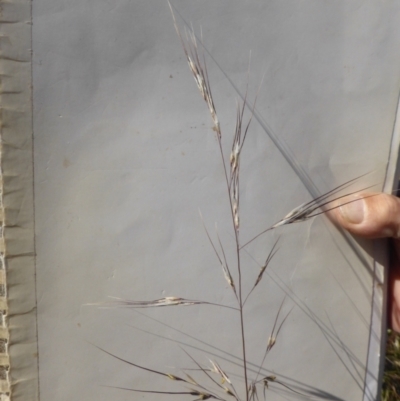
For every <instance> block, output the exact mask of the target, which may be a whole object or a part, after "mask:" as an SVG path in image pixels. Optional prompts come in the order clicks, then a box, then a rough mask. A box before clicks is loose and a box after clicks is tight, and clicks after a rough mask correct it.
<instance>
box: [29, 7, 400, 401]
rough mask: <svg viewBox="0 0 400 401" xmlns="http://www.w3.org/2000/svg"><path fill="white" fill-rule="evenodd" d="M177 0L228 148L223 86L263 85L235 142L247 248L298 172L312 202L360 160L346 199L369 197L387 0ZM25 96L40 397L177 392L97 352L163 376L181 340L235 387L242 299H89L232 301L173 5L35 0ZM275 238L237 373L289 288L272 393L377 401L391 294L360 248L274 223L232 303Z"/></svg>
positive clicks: (215, 172)
mask: <svg viewBox="0 0 400 401" xmlns="http://www.w3.org/2000/svg"><path fill="white" fill-rule="evenodd" d="M173 5H174V6H175V7H176V8H177V10H179V12H180V13H181V15H182V16H183V17H184V19H185V21H186V22H187V23H189V24H193V28H194V30H195V32H196V33H197V34H199V35H200V30H201V31H202V35H203V41H204V45H205V48H206V50H207V52H209V54H207V53H206V60H207V65H208V71H209V78H210V82H211V86H212V90H213V95H214V100H215V103H216V108H217V111H218V116H219V119H220V121H221V128H222V135H223V137H222V140H223V145H224V151H225V158H226V160H228V158H229V152H230V146H231V140H232V134H233V132H234V128H235V119H236V114H235V113H236V102H237V99H238V98H240V97H239V94H238V93H237V91H236V90H235V88H234V87H233V86H232V83H231V82H233V83H234V85H236V88H237V89H238V90H239V92H240V93H241V94H244V92H245V91H246V83H247V80H248V81H249V93H248V99H249V100H250V101H253V100H254V97H255V94H256V92H257V90H258V88H260V89H259V95H258V100H257V106H256V109H257V116H258V118H259V121H257V120H256V119H254V121H253V122H252V125H251V128H250V131H249V134H248V138H247V142H246V144H245V148H244V151H243V155H242V157H243V159H242V165H241V169H242V176H241V230H240V237H241V241H242V243H244V242H245V241H246V240H248V239H250V238H252V237H253V236H254V235H256V234H257V233H259V232H260V231H262V230H263V229H265V228H267V227H268V226H270V225H271V224H273V223H276V222H277V221H278V220H279V219H280V218H282V217H283V216H284V215H286V214H287V213H288V212H289V211H290V210H292V209H293V208H294V207H296V206H298V205H300V204H301V203H303V202H307V201H309V200H310V199H311V195H310V192H309V190H308V189H307V188H306V187H305V185H304V181H305V182H307V185H308V186H309V189H310V188H311V192H312V191H314V193H317V191H319V193H324V192H326V191H329V190H330V189H332V188H334V187H336V186H337V185H340V184H342V183H344V182H346V181H348V180H350V179H353V178H355V177H359V176H361V175H363V174H365V173H370V174H368V175H366V176H363V177H362V178H360V179H359V180H357V181H356V182H355V183H354V184H353V185H352V186H351V187H350V189H349V190H350V191H354V190H359V189H363V188H365V187H367V186H369V185H374V184H377V185H376V186H375V187H374V188H375V190H380V189H382V188H383V186H384V180H385V173H386V168H387V163H388V158H389V152H390V148H391V140H392V135H393V127H394V121H395V116H396V111H397V101H398V93H399V84H400V80H399V78H400V74H399V65H400V54H399V52H398V51H397V48H398V43H399V36H400V24H399V20H400V9H399V7H400V6H399V4H398V3H396V2H394V1H385V2H377V1H363V2H349V1H334V2H332V1H321V0H318V1H281V0H279V1H268V2H260V1H252V0H251V1H250V0H249V1H232V0H231V1H219V2H215V1H208V0H204V1H180V0H179V1H174V2H173ZM177 20H178V23H179V25H180V27H181V29H182V30H183V29H184V25H185V23H184V21H183V20H182V19H181V18H180V17H179V16H177ZM250 51H251V56H250ZM213 59H214V60H213ZM249 59H251V63H250V65H251V67H250V72H249V74H248V69H249V67H248V66H249ZM248 76H249V78H248ZM228 78H229V79H228ZM230 80H231V81H230ZM261 82H262V83H261ZM33 109H34V117H33V122H34V166H35V171H34V173H35V175H34V185H35V224H36V254H37V263H36V265H37V271H36V280H37V300H38V301H37V310H38V342H39V357H40V359H39V360H40V363H39V381H40V399H41V400H42V401H50V400H71V399H82V400H96V401H102V400H108V399H110V398H112V399H120V400H131V399H147V400H156V399H160V398H161V399H164V397H163V396H160V395H155V394H149V395H146V396H145V395H139V394H135V393H131V392H128V391H122V390H116V389H110V388H104V387H102V386H104V385H106V386H120V387H127V388H136V389H148V390H157V391H182V390H181V389H182V388H183V389H184V388H185V386H180V385H179V383H174V382H171V381H168V379H166V378H164V377H161V376H157V375H152V374H151V373H149V372H145V371H141V370H140V369H137V368H135V367H132V366H128V365H127V364H124V363H123V362H121V361H119V360H117V359H115V358H112V357H111V356H109V355H107V354H105V353H103V352H101V351H100V350H99V349H98V348H96V346H99V347H102V348H104V349H106V350H107V351H109V352H111V353H113V354H115V355H118V356H120V357H122V358H125V359H127V360H129V361H131V362H133V363H136V364H139V365H143V366H146V367H149V368H151V369H156V370H160V371H166V372H170V373H173V374H181V372H180V370H179V369H181V368H195V365H194V364H193V362H192V361H191V360H190V358H188V356H187V355H186V354H185V353H184V352H183V351H182V349H181V347H183V348H184V349H185V350H187V351H188V352H189V353H190V354H191V355H193V357H195V359H196V360H198V361H199V363H201V364H204V365H207V364H209V362H208V360H209V359H213V360H216V361H218V363H219V364H220V365H221V367H223V369H224V370H226V371H227V372H228V373H229V375H231V376H232V378H233V380H234V382H235V383H236V385H237V388H238V391H241V392H242V393H243V390H244V389H243V386H242V384H241V383H243V380H242V376H243V372H242V369H241V358H242V356H241V348H240V347H241V345H240V344H241V343H240V335H239V334H240V327H239V319H238V314H237V312H236V311H233V310H229V309H222V308H218V307H213V306H206V305H201V306H190V307H181V308H160V309H151V310H145V311H144V312H143V313H144V314H142V313H141V311H134V310H132V309H128V310H127V309H125V310H121V309H99V308H97V307H94V306H88V305H86V304H88V303H95V302H104V301H107V299H108V298H107V297H108V296H113V297H121V298H126V299H133V300H151V299H157V298H162V297H165V296H181V297H184V298H189V299H195V300H198V299H200V300H206V301H209V302H214V303H218V304H224V305H229V306H236V303H235V298H234V296H233V294H232V292H231V291H230V289H229V287H228V286H227V283H226V281H225V280H224V277H223V273H222V270H221V267H220V265H219V262H218V260H217V259H216V257H215V254H214V253H213V250H212V248H211V247H210V245H209V243H208V239H207V236H206V234H205V231H204V228H203V226H202V222H201V219H200V218H199V213H198V209H200V210H201V213H202V215H203V216H204V221H205V224H206V226H207V228H208V229H209V231H210V235H211V236H212V238H213V240H215V241H216V235H215V230H214V226H215V223H217V224H218V231H219V233H220V236H221V240H222V243H223V244H224V246H225V250H226V253H227V257H228V261H229V263H230V264H232V265H233V266H234V261H235V249H234V242H233V232H232V223H231V220H230V212H229V205H228V198H227V194H226V186H225V185H224V176H223V169H222V165H221V158H220V154H219V149H218V144H217V141H216V139H215V132H213V130H212V121H211V118H210V116H209V113H208V110H207V107H206V105H205V103H204V101H203V100H202V99H201V97H200V95H199V93H198V90H197V88H196V86H195V84H194V82H193V78H192V76H191V75H190V72H189V69H188V66H187V63H186V60H185V57H184V53H183V50H182V48H181V45H180V42H179V39H178V37H177V35H176V33H175V30H174V26H173V20H172V17H171V13H170V10H169V8H168V3H167V2H165V1H151V2H150V1H148V0H146V1H144V0H143V1H142V0H135V1H125V0H124V1H122V0H121V1H119V0H118V1H113V2H110V1H105V0H102V1H98V0H97V1H92V0H84V1H82V0H80V1H74V0H73V1H70V2H68V3H66V2H63V1H59V0H51V1H46V0H34V2H33ZM247 116H248V114H247ZM263 121H264V123H267V125H268V127H270V128H269V130H270V131H269V133H271V132H272V133H273V134H272V135H273V138H275V139H274V140H275V141H279V144H278V147H277V146H276V144H274V140H271V138H270V137H269V136H268V135H267V133H266V131H265V127H266V126H265V124H264V123H263ZM260 122H261V123H260ZM263 124H264V126H263ZM276 138H277V139H276ZM279 147H280V148H281V150H282V149H283V150H284V151H285V152H286V153H287V155H288V154H289V158H290V160H291V163H292V165H293V166H295V167H296V168H297V171H294V170H293V168H292V166H290V163H288V161H287V160H286V159H285V157H284V156H283V155H282V152H281V151H280V149H279ZM288 152H290V153H288ZM287 155H286V157H288V156H287ZM299 171H300V172H301V173H300V176H301V177H302V178H303V182H302V180H301V179H300V178H299ZM310 183H313V185H314V186H313V187H311V184H310ZM278 237H280V240H279V251H278V252H277V254H276V255H275V257H274V259H273V261H272V262H271V265H270V266H269V268H268V269H267V272H266V275H265V277H264V279H263V281H262V282H261V283H260V284H259V285H258V286H257V287H256V289H255V291H254V292H253V294H252V297H251V298H249V300H248V302H247V303H246V315H245V328H246V341H247V352H248V354H247V355H248V364H249V374H250V376H251V377H252V378H254V377H255V376H256V374H257V371H258V365H259V364H260V363H261V360H262V356H263V353H264V350H265V347H266V344H267V341H268V336H269V334H270V331H271V329H272V326H273V324H274V320H275V317H276V315H277V312H278V309H279V306H280V305H281V303H282V301H283V299H284V298H285V296H286V299H285V302H284V305H283V307H282V311H281V314H280V316H279V319H278V322H280V321H282V320H283V318H284V317H285V316H286V314H287V313H288V312H289V311H290V310H291V308H292V307H293V309H292V311H291V313H290V315H289V316H288V318H287V319H286V320H285V322H284V324H283V326H282V329H281V331H280V333H279V338H278V340H277V343H276V345H275V346H274V348H273V349H272V351H271V352H270V354H269V355H268V357H267V358H266V362H265V364H264V368H263V370H262V374H263V375H264V376H265V375H269V374H274V375H275V376H276V377H277V379H278V380H279V381H281V382H282V383H284V384H285V385H287V386H289V387H290V388H291V389H292V390H295V391H296V392H297V393H296V392H295V391H292V390H290V389H288V388H287V387H284V386H282V385H280V384H276V383H275V384H271V385H270V388H269V389H268V390H267V392H266V396H267V399H273V400H285V399H290V400H297V399H304V398H305V396H303V395H300V394H298V392H300V393H302V394H305V395H306V396H307V397H310V396H311V397H312V399H329V400H346V401H358V400H360V401H361V400H363V399H366V400H373V399H375V398H376V394H377V382H378V375H379V363H380V362H379V361H380V357H379V350H380V343H381V335H382V328H381V311H382V302H383V301H382V300H383V298H382V292H381V291H382V290H381V287H382V286H380V285H378V284H379V281H380V280H382V266H379V265H376V264H374V248H373V246H372V244H371V243H369V242H367V241H354V240H351V239H350V240H349V239H347V240H346V239H345V238H344V237H343V235H342V234H341V233H340V232H339V231H338V230H337V229H336V228H335V227H333V226H332V224H331V223H330V222H329V220H328V219H326V218H324V217H317V218H315V219H313V220H310V221H308V222H305V223H301V224H294V225H291V226H288V227H281V228H279V229H276V230H275V231H272V232H271V233H268V234H266V235H265V236H262V237H260V238H259V239H258V240H257V241H254V242H253V243H252V244H251V245H249V246H248V247H246V251H243V253H242V275H243V291H244V293H245V294H246V293H247V292H248V291H249V290H250V289H251V286H252V284H253V282H254V280H255V278H256V277H257V274H258V272H259V265H260V264H262V263H263V262H264V260H265V257H266V255H268V253H269V251H270V249H271V247H272V246H273V244H274V243H275V241H276V240H277V238H278ZM349 244H351V246H350V245H349ZM383 246H384V244H380V245H378V248H379V247H383ZM354 250H356V251H357V252H355V251H354ZM381 252H382V251H381ZM382 253H383V254H384V252H382ZM360 255H361V256H362V258H361V259H360ZM234 274H235V280H237V274H236V271H234ZM376 278H377V280H378V281H374V279H376ZM374 291H375V292H374ZM373 299H375V301H374V302H375V304H374V305H375V306H373ZM372 319H375V323H374V325H373V326H371V324H372ZM192 373H193V372H192ZM195 374H196V375H198V373H193V375H195ZM199 380H200V379H199ZM201 380H204V382H206V381H207V377H206V376H204V375H203V379H201ZM183 391H185V390H183ZM261 396H262V395H261ZM185 397H186V398H185ZM165 398H166V399H171V400H172V399H174V400H175V399H177V396H170V397H168V396H167V397H165ZM194 398H195V397H192V398H190V397H189V399H194ZM225 398H228V397H227V396H225ZM242 398H244V397H242ZM182 399H188V398H187V396H182Z"/></svg>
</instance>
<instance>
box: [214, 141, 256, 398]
mask: <svg viewBox="0 0 400 401" xmlns="http://www.w3.org/2000/svg"><path fill="white" fill-rule="evenodd" d="M217 137H218V144H219V150H220V152H221V158H222V165H223V166H224V173H225V180H226V185H227V189H228V198H229V205H230V210H231V216H232V224H233V231H234V233H235V242H236V258H237V267H238V284H239V291H238V292H239V300H238V301H239V312H240V329H241V337H242V353H243V371H244V383H245V387H246V401H249V392H248V378H247V359H246V341H245V335H244V321H243V299H242V272H241V268H240V243H239V232H238V230H237V229H236V226H235V216H234V215H233V207H232V199H231V193H230V185H229V179H228V172H227V169H226V165H225V159H224V152H223V150H222V143H221V135H218V134H217Z"/></svg>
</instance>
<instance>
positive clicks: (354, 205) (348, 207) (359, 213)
mask: <svg viewBox="0 0 400 401" xmlns="http://www.w3.org/2000/svg"><path fill="white" fill-rule="evenodd" d="M364 208H365V201H364V199H362V198H361V199H357V200H354V201H350V202H349V203H346V204H345V205H343V206H341V207H340V213H341V215H342V217H343V218H344V219H345V220H347V221H348V222H349V223H351V224H360V223H361V222H362V221H363V220H364Z"/></svg>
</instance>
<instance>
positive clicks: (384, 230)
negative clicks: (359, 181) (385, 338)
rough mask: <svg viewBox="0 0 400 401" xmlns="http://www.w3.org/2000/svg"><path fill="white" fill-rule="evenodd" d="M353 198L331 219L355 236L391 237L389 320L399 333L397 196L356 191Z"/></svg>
mask: <svg viewBox="0 0 400 401" xmlns="http://www.w3.org/2000/svg"><path fill="white" fill-rule="evenodd" d="M371 195H372V196H371ZM352 198H353V199H351V202H350V203H347V204H346V205H343V206H340V207H338V208H337V209H334V210H333V211H332V212H330V214H331V218H332V219H333V220H334V221H335V222H336V224H338V225H340V226H342V227H343V228H344V229H346V230H347V231H349V233H351V234H353V235H354V236H359V237H363V238H390V239H391V240H390V243H391V262H390V269H389V292H388V296H389V299H388V307H389V308H388V321H389V326H390V327H391V328H392V329H393V330H394V331H396V332H400V198H396V197H395V196H392V195H386V194H357V195H354V196H352Z"/></svg>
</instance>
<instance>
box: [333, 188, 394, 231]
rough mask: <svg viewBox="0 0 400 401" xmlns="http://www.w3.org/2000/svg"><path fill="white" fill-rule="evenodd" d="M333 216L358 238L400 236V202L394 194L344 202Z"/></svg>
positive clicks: (363, 197)
mask: <svg viewBox="0 0 400 401" xmlns="http://www.w3.org/2000/svg"><path fill="white" fill-rule="evenodd" d="M340 204H341V206H340ZM331 217H332V218H333V220H334V221H336V222H337V223H338V224H339V225H340V226H342V227H343V228H345V229H346V230H348V231H349V232H350V233H352V234H354V235H358V236H361V237H365V238H382V237H393V238H399V237H400V199H399V198H396V197H395V196H393V195H387V194H382V193H376V194H356V195H353V196H351V197H349V198H346V200H345V201H344V202H340V203H339V204H338V205H337V207H336V208H335V209H334V210H333V213H332V214H331Z"/></svg>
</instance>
